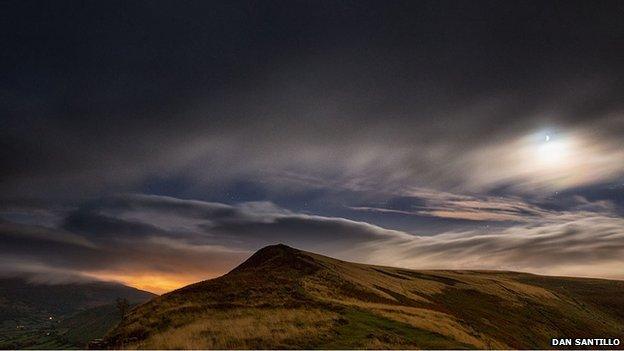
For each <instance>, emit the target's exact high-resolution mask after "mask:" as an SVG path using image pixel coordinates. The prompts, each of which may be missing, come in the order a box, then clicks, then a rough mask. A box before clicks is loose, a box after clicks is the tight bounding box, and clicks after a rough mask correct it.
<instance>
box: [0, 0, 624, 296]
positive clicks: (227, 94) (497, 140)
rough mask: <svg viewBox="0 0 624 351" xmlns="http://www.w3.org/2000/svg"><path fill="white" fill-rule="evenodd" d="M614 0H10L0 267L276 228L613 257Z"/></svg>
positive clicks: (383, 257) (243, 250) (450, 249)
mask: <svg viewBox="0 0 624 351" xmlns="http://www.w3.org/2000/svg"><path fill="white" fill-rule="evenodd" d="M622 18H624V2H622V1H613V2H610V1H585V2H574V1H561V2H553V1H514V2H508V1H500V0H497V1H440V0H436V1H381V0H380V1H372V2H369V1H340V0H334V1H292V0H291V1H230V0H228V1H169V2H161V1H150V2H143V1H99V2H96V1H86V2H85V1H49V2H45V1H39V2H30V1H3V2H1V3H0V20H1V22H0V25H1V28H0V29H1V30H0V33H1V34H0V37H1V42H2V54H1V55H0V62H1V67H2V70H1V73H0V113H1V114H0V169H1V172H0V173H1V175H0V275H11V276H13V275H25V276H27V277H29V279H31V280H32V281H37V282H42V283H57V282H64V281H76V280H85V279H106V280H117V281H120V282H124V283H126V284H130V285H133V286H137V287H140V288H144V289H148V290H151V291H154V292H163V291H167V290H170V289H173V288H177V287H180V286H182V285H185V284H188V283H191V282H195V281H198V280H202V279H207V278H211V277H215V276H218V275H220V274H223V273H224V272H226V271H228V270H229V269H231V268H232V267H234V266H235V265H236V264H238V263H240V262H241V261H242V260H244V259H245V258H246V257H248V256H249V255H250V254H251V253H252V252H253V251H254V250H257V249H258V248H260V247H262V246H265V245H269V244H275V243H284V244H287V245H291V246H294V247H297V248H300V249H304V250H311V251H315V252H318V253H322V254H327V255H331V256H334V257H338V258H341V259H346V260H352V261H358V262H365V263H373V264H384V265H393V266H402V267H409V268H448V269H504V270H518V271H528V272H534V273H541V274H554V275H572V276H591V277H605V278H615V279H624V270H623V269H622V267H624V21H623V20H622Z"/></svg>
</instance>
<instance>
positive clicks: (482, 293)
mask: <svg viewBox="0 0 624 351" xmlns="http://www.w3.org/2000/svg"><path fill="white" fill-rule="evenodd" d="M622 291H624V282H621V281H609V280H599V279H575V278H559V277H542V276H536V275H531V274H523V273H513V272H485V271H412V270H406V269H399V268H390V267H379V266H370V265H363V264H356V263H350V262H345V261H340V260H337V259H333V258H329V257H325V256H321V255H317V254H313V253H309V252H305V251H300V250H296V249H293V248H290V247H287V246H284V245H275V246H268V247H265V248H263V249H261V250H259V251H258V252H256V253H255V254H254V255H252V256H251V257H250V258H249V259H248V260H247V261H245V262H244V263H242V264H241V265H240V266H238V267H237V268H235V269H234V270H232V271H231V272H229V273H228V274H226V275H224V276H222V277H219V278H216V279H212V280H207V281H203V282H199V283H196V284H192V285H189V286H187V287H184V288H182V289H179V290H176V291H173V292H171V293H169V294H166V295H163V296H161V297H158V298H156V299H153V300H151V301H150V302H148V303H146V304H144V305H141V306H139V307H138V308H136V309H135V310H133V311H132V313H131V314H130V315H129V316H128V317H127V318H126V319H125V320H124V321H123V322H122V323H121V325H120V326H119V327H118V328H117V329H116V330H114V331H113V332H112V333H111V334H110V336H109V342H110V343H111V345H112V346H116V347H131V348H135V347H139V348H433V349H440V348H509V347H511V348H548V347H549V343H550V338H553V337H591V338H595V337H609V336H611V337H618V336H621V335H622V334H623V332H624V318H623V316H624V299H623V298H622V297H621V296H620V295H621V292H622ZM598 295H600V296H608V297H609V298H601V297H598Z"/></svg>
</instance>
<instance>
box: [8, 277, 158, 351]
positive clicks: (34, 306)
mask: <svg viewBox="0 0 624 351" xmlns="http://www.w3.org/2000/svg"><path fill="white" fill-rule="evenodd" d="M153 296H154V295H153V294H151V293H148V292H145V291H141V290H138V289H134V288H131V287H128V286H124V285H121V284H114V283H105V282H89V283H72V284H58V285H41V284H32V283H29V282H28V281H27V280H24V279H19V278H10V279H0V349H16V348H37V349H54V348H84V346H85V345H86V343H87V342H88V341H90V340H91V339H94V338H101V337H103V336H104V335H106V333H107V332H108V331H109V330H110V329H111V328H112V327H114V326H116V325H117V323H119V321H120V319H121V318H120V316H119V313H118V312H117V309H116V307H115V305H114V303H115V299H117V298H118V297H121V298H126V299H128V300H129V301H130V302H131V303H134V304H137V303H140V302H144V301H146V300H148V299H150V298H152V297H153Z"/></svg>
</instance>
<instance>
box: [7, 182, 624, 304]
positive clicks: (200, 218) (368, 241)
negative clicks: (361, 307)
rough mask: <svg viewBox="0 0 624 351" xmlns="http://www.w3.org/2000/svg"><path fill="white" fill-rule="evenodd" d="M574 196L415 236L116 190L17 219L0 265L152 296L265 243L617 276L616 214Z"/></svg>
mask: <svg viewBox="0 0 624 351" xmlns="http://www.w3.org/2000/svg"><path fill="white" fill-rule="evenodd" d="M424 194H425V192H420V195H421V196H424ZM427 194H429V195H430V196H431V194H430V193H427ZM441 197H444V198H446V199H447V200H449V199H452V200H457V201H459V205H458V206H460V207H461V206H469V205H470V204H472V201H475V199H474V198H472V197H461V196H451V195H449V194H442V195H441ZM466 202H468V203H466ZM577 202H578V203H580V204H581V205H580V206H584V207H586V208H585V210H574V211H551V212H549V211H547V210H540V211H537V210H534V211H525V207H526V208H529V209H534V208H535V206H533V205H525V206H524V207H523V206H520V205H519V202H518V201H514V202H504V201H503V202H501V204H500V205H501V207H502V208H504V209H512V210H513V211H515V212H514V213H515V214H516V215H517V216H520V215H521V214H520V213H525V215H526V216H529V217H530V218H531V221H516V222H517V224H514V225H512V226H510V227H508V228H506V229H500V230H498V229H497V230H496V232H489V233H485V232H483V231H476V230H473V231H458V232H447V233H441V234H438V235H432V236H418V235H414V234H412V233H406V232H403V231H397V230H388V229H385V228H382V227H379V226H376V225H372V224H369V223H366V222H362V221H353V220H348V219H345V218H337V217H326V216H318V215H309V214H303V213H296V212H292V211H288V210H285V209H282V208H280V207H278V206H276V205H274V204H272V203H268V202H261V203H254V202H252V203H241V204H238V205H226V204H220V203H210V202H203V201H195V200H183V199H176V198H171V197H162V196H150V195H121V196H116V197H111V198H105V199H101V200H97V201H93V202H89V203H86V204H85V205H83V206H81V207H80V208H79V209H77V210H75V211H74V212H73V213H71V214H69V215H68V216H67V217H66V219H65V224H64V225H63V227H62V228H57V229H55V230H52V229H49V228H46V229H45V230H46V231H45V236H44V235H40V234H39V232H37V231H36V230H35V231H34V232H35V235H33V228H32V226H29V225H24V224H15V223H13V224H10V227H9V226H7V225H5V226H4V227H3V228H8V229H7V230H5V231H3V232H0V233H2V235H3V240H2V246H0V251H1V253H2V256H3V257H4V259H9V258H10V259H11V260H13V261H12V262H13V263H12V264H10V265H7V266H5V267H9V268H5V271H10V270H11V269H13V270H16V271H20V270H21V271H24V272H27V273H29V274H34V273H37V272H39V273H40V274H42V273H45V274H48V275H54V274H55V272H57V273H58V274H59V277H61V278H59V279H65V278H62V277H67V276H71V275H75V276H78V277H92V278H99V279H114V280H120V281H123V282H125V283H128V284H131V285H135V286H138V287H142V288H148V289H151V290H153V291H157V292H162V291H165V290H167V289H171V288H174V287H178V286H181V285H184V284H188V283H191V282H194V281H198V280H202V279H206V278H210V277H214V276H217V275H220V274H222V273H225V272H226V271H227V270H229V269H231V268H233V267H234V266H235V265H236V264H237V263H239V262H241V261H242V260H243V259H244V258H245V257H247V256H248V255H250V254H251V253H252V252H253V251H254V250H256V249H258V248H260V247H262V246H265V245H269V244H275V243H285V244H287V245H291V246H294V247H297V248H301V249H304V250H311V251H315V252H320V253H324V254H328V255H331V256H335V257H338V258H342V259H348V260H354V261H358V262H366V263H374V264H385V265H395V266H401V267H408V268H415V269H418V268H439V269H504V270H520V271H529V272H535V273H543V274H573V272H572V268H571V267H574V269H575V270H576V272H577V274H580V275H587V276H599V277H611V278H624V276H622V275H621V271H620V270H618V269H616V268H615V267H617V264H618V263H620V264H621V263H624V262H622V257H624V255H623V254H624V229H623V228H624V220H622V219H621V218H619V217H616V216H614V215H612V214H610V213H609V212H606V211H604V210H605V209H608V208H609V206H608V205H607V204H604V203H598V204H591V203H590V202H589V201H587V200H586V199H577ZM450 203H451V204H455V205H457V204H456V203H455V202H453V201H451V202H450ZM447 206H448V204H447ZM588 206H589V207H591V209H592V210H594V211H593V212H590V211H588V209H587V207H588ZM490 210H491V209H490V208H487V209H486V210H485V211H490ZM596 210H600V211H596ZM522 211H525V212H522ZM432 215H433V214H432ZM165 219H168V220H170V221H171V222H170V223H165ZM9 229H10V230H9ZM38 230H43V229H38ZM18 262H19V264H18Z"/></svg>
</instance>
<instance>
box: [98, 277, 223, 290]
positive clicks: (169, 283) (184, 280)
mask: <svg viewBox="0 0 624 351" xmlns="http://www.w3.org/2000/svg"><path fill="white" fill-rule="evenodd" d="M219 275H220V274H214V275H201V276H200V275H195V274H162V273H149V272H145V273H140V274H122V273H97V274H93V275H92V276H93V277H94V278H97V279H101V280H108V281H117V282H120V283H122V284H125V285H128V286H131V287H134V288H137V289H141V290H146V291H149V292H152V293H154V294H159V295H160V294H164V293H166V292H169V291H172V290H175V289H179V288H181V287H183V286H186V285H189V284H192V283H196V282H199V281H202V280H206V279H211V278H215V277H217V276H219Z"/></svg>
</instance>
